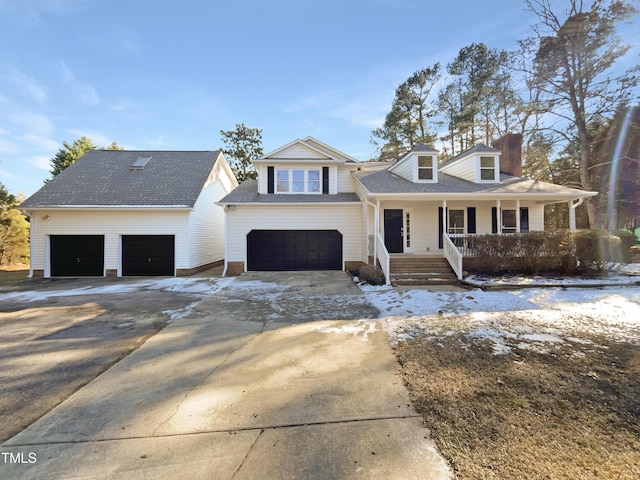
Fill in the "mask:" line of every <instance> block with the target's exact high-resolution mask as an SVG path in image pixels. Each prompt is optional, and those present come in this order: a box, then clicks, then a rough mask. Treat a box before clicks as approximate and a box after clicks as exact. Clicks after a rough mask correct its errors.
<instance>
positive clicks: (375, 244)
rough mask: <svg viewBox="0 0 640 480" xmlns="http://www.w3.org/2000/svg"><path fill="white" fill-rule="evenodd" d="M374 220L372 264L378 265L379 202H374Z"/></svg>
mask: <svg viewBox="0 0 640 480" xmlns="http://www.w3.org/2000/svg"><path fill="white" fill-rule="evenodd" d="M373 213H374V215H375V218H374V219H373V229H374V230H375V231H374V233H373V264H374V265H377V264H378V235H379V233H380V200H376V208H375V211H374V212H373Z"/></svg>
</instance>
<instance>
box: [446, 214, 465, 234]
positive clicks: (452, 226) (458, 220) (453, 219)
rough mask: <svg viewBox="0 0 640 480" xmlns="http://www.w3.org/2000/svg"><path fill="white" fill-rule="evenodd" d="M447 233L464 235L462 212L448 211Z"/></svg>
mask: <svg viewBox="0 0 640 480" xmlns="http://www.w3.org/2000/svg"><path fill="white" fill-rule="evenodd" d="M449 233H464V210H449Z"/></svg>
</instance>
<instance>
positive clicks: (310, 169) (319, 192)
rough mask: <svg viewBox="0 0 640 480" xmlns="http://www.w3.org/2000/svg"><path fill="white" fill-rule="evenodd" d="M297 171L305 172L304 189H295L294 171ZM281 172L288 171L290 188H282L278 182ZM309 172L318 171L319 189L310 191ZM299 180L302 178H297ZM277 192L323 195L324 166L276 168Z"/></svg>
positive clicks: (288, 185)
mask: <svg viewBox="0 0 640 480" xmlns="http://www.w3.org/2000/svg"><path fill="white" fill-rule="evenodd" d="M294 171H297V172H300V171H301V172H304V177H303V182H304V191H301V192H299V191H294V189H293V182H294V180H293V172H294ZM281 172H287V187H288V189H287V190H286V191H285V190H280V189H279V186H278V183H279V180H278V178H279V175H280V173H281ZM309 172H318V187H317V188H318V190H317V191H315V192H314V191H310V190H309ZM280 181H281V182H284V180H280ZM296 181H297V182H298V181H300V180H296ZM274 190H275V193H278V194H285V195H292V194H293V195H295V194H308V195H322V168H319V167H316V168H313V167H308V168H276V169H275V189H274Z"/></svg>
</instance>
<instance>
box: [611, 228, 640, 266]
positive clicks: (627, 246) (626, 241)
mask: <svg viewBox="0 0 640 480" xmlns="http://www.w3.org/2000/svg"><path fill="white" fill-rule="evenodd" d="M614 235H615V236H616V237H618V238H619V239H620V253H621V255H622V261H623V262H624V263H631V247H633V246H635V244H636V243H638V237H636V236H635V235H634V234H633V233H630V232H627V231H625V230H620V231H618V232H615V233H614Z"/></svg>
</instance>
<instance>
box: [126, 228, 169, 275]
mask: <svg viewBox="0 0 640 480" xmlns="http://www.w3.org/2000/svg"><path fill="white" fill-rule="evenodd" d="M174 272H175V237H174V236H173V235H123V236H122V275H124V276H160V275H174Z"/></svg>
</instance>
